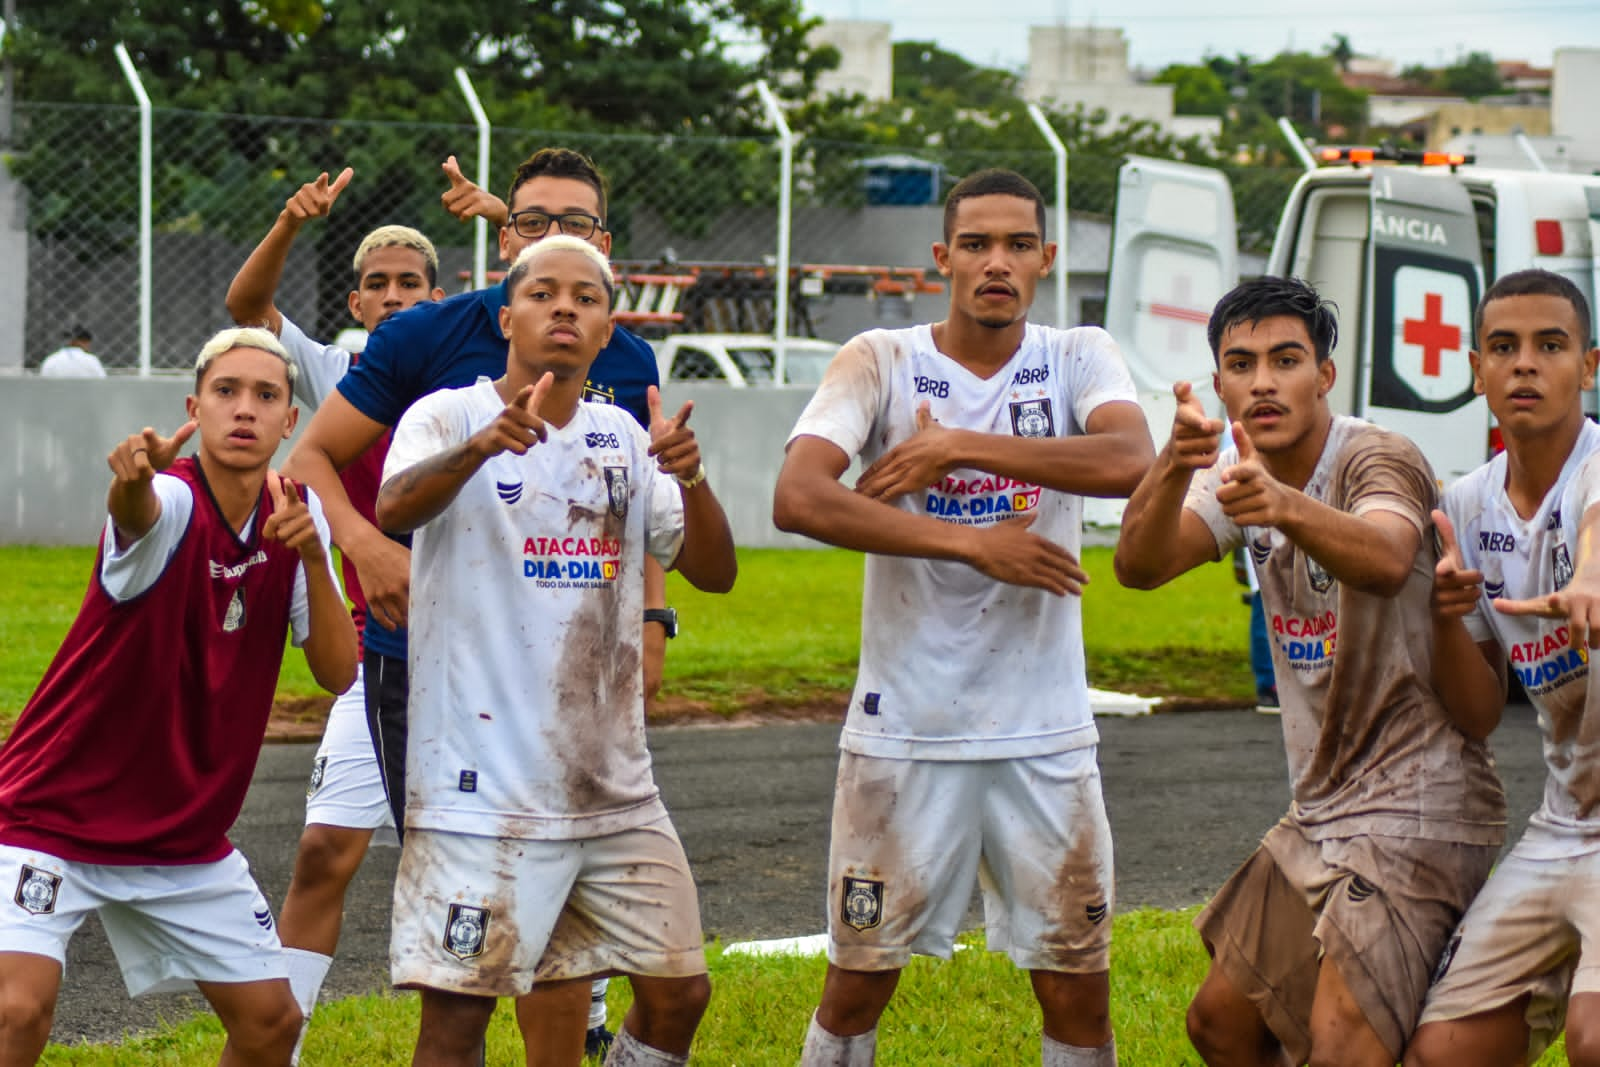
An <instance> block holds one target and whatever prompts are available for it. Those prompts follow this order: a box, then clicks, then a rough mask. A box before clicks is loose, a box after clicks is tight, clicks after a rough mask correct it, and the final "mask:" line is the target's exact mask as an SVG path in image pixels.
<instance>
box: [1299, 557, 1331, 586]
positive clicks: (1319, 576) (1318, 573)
mask: <svg viewBox="0 0 1600 1067" xmlns="http://www.w3.org/2000/svg"><path fill="white" fill-rule="evenodd" d="M1306 581H1307V582H1309V583H1310V584H1311V589H1312V591H1313V592H1317V593H1326V592H1327V591H1328V590H1330V589H1332V588H1333V575H1331V574H1329V573H1328V572H1327V571H1326V570H1324V569H1323V567H1322V564H1320V563H1318V562H1317V561H1316V560H1314V559H1312V558H1311V557H1310V556H1307V557H1306Z"/></svg>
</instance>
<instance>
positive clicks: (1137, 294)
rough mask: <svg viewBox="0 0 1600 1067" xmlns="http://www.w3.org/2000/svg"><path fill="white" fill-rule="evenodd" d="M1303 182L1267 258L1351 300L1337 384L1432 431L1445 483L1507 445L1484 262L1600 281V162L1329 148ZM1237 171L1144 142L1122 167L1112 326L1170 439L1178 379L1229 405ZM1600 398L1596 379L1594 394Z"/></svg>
mask: <svg viewBox="0 0 1600 1067" xmlns="http://www.w3.org/2000/svg"><path fill="white" fill-rule="evenodd" d="M1320 164H1321V165H1318V166H1316V167H1315V169H1311V170H1308V171H1307V173H1305V174H1303V175H1302V176H1301V177H1300V179H1299V180H1298V181H1297V182H1296V183H1295V186H1294V189H1293V190H1292V191H1291V193H1290V194H1289V199H1288V202H1287V204H1286V205H1285V206H1284V209H1283V217H1282V219H1281V221H1280V222H1279V225H1278V231H1277V234H1276V236H1275V238H1274V240H1273V245H1272V251H1271V253H1270V254H1269V256H1268V257H1267V260H1266V264H1265V272H1266V273H1267V274H1271V275H1279V276H1283V275H1292V276H1295V277H1300V278H1304V279H1306V280H1307V281H1309V282H1311V283H1312V284H1313V285H1315V286H1316V287H1317V289H1318V290H1319V291H1320V292H1321V293H1322V294H1323V295H1324V296H1326V297H1327V298H1328V299H1330V300H1332V301H1333V302H1334V303H1335V304H1336V305H1337V306H1338V309H1339V341H1338V345H1337V347H1336V348H1335V349H1334V352H1333V359H1334V361H1335V367H1336V368H1337V370H1338V376H1337V379H1336V382H1335V385H1334V389H1333V392H1332V394H1331V395H1330V398H1329V399H1330V401H1331V403H1332V405H1333V409H1334V410H1335V411H1337V412H1343V413H1348V414H1352V415H1358V416H1360V417H1362V418H1364V419H1368V420H1370V421H1372V422H1375V423H1377V424H1378V425H1380V426H1385V427H1388V428H1390V429H1393V430H1397V431H1399V432H1401V433H1403V434H1405V435H1406V436H1408V437H1410V438H1411V439H1412V440H1414V441H1416V442H1417V444H1418V445H1419V446H1420V447H1421V449H1422V451H1423V453H1424V454H1425V455H1426V456H1427V457H1428V461H1429V462H1430V463H1431V464H1432V465H1433V469H1434V473H1435V474H1436V475H1437V477H1438V478H1439V481H1440V484H1441V485H1449V484H1450V483H1451V482H1453V481H1455V480H1456V479H1457V478H1459V477H1461V476H1462V475H1463V474H1466V473H1467V472H1468V471H1470V470H1472V469H1474V468H1475V467H1477V466H1479V465H1480V464H1482V463H1483V461H1484V460H1485V459H1487V458H1488V457H1489V456H1490V455H1491V454H1492V453H1493V450H1494V447H1495V436H1494V431H1493V428H1492V426H1491V419H1490V416H1489V409H1488V406H1487V404H1486V403H1485V402H1484V400H1483V398H1482V397H1479V396H1475V395H1474V394H1473V391H1472V371H1471V368H1470V366H1469V364H1468V362H1467V352H1468V351H1469V350H1470V349H1471V348H1472V347H1473V337H1472V327H1473V311H1474V309H1475V308H1476V307H1477V304H1478V298H1479V296H1480V295H1481V294H1482V293H1483V291H1484V287H1485V282H1486V279H1493V278H1497V277H1499V276H1500V275H1502V274H1507V273H1510V272H1511V271H1515V270H1522V269H1524V268H1527V267H1542V268H1544V269H1546V270H1551V271H1555V272H1557V273H1560V274H1563V275H1565V276H1566V277H1568V278H1570V279H1571V280H1572V281H1573V282H1574V283H1576V285H1577V286H1578V288H1579V289H1580V290H1582V292H1583V293H1584V294H1585V295H1586V296H1587V297H1588V299H1589V304H1590V307H1591V309H1593V308H1594V306H1595V304H1596V300H1595V297H1596V295H1597V294H1600V176H1595V175H1578V174H1557V173H1548V172H1540V171H1531V170H1528V171H1516V170H1490V169H1479V168H1477V167H1475V166H1473V165H1472V160H1471V157H1470V156H1460V155H1446V154H1443V153H1434V152H1426V153H1424V152H1409V151H1396V150H1393V149H1371V148H1365V149H1363V148H1340V149H1327V150H1324V151H1323V153H1322V154H1321V159H1320ZM1239 259H1240V257H1239V250H1238V248H1237V230H1236V226H1235V221H1234V206H1233V194H1232V190H1231V189H1230V188H1229V186H1228V183H1227V180H1226V178H1225V177H1224V176H1223V174H1222V172H1220V171H1217V170H1214V169H1211V168H1206V167H1197V166H1193V165H1190V164H1183V163H1175V162H1170V161H1166V160H1154V159H1144V158H1133V159H1130V160H1129V161H1128V162H1127V163H1126V164H1125V165H1124V166H1123V168H1122V170H1121V173H1120V175H1119V182H1118V197H1117V214H1116V218H1115V222H1114V225H1113V235H1112V254H1111V269H1110V276H1109V279H1108V282H1107V300H1106V328H1107V329H1108V330H1109V331H1110V332H1111V335H1112V336H1113V337H1115V338H1116V339H1117V340H1118V342H1119V343H1120V344H1121V346H1122V350H1123V353H1124V355H1125V356H1126V357H1127V360H1128V367H1129V370H1130V371H1131V372H1132V374H1133V378H1134V382H1135V384H1136V385H1137V386H1138V389H1139V393H1140V400H1141V402H1142V403H1143V404H1144V408H1145V412H1146V417H1147V418H1149V420H1150V428H1151V432H1152V434H1153V435H1154V437H1155V439H1156V441H1157V443H1158V446H1159V444H1160V443H1161V442H1163V441H1165V439H1166V436H1167V434H1168V432H1169V431H1170V429H1171V425H1172V412H1173V404H1174V402H1173V399H1172V383H1173V382H1174V381H1176V380H1179V379H1187V380H1190V381H1192V382H1194V383H1195V384H1196V386H1197V387H1198V388H1199V389H1200V390H1201V391H1203V394H1204V396H1205V398H1206V402H1207V403H1208V404H1209V405H1211V406H1212V408H1213V410H1215V411H1217V412H1218V413H1219V414H1220V411H1221V407H1220V404H1218V403H1217V401H1216V398H1215V396H1214V394H1213V393H1212V389H1211V375H1212V372H1213V370H1214V369H1215V364H1214V363H1213V361H1212V357H1211V350H1210V347H1209V346H1208V345H1207V343H1206V320H1207V318H1208V316H1209V313H1210V311H1211V308H1212V307H1213V306H1214V305H1215V303H1216V301H1217V299H1218V298H1220V297H1221V296H1222V294H1223V293H1225V292H1226V291H1227V290H1228V289H1230V288H1232V287H1233V285H1234V284H1235V283H1236V282H1237V281H1238V278H1239V273H1240V271H1239ZM1588 406H1589V411H1590V412H1591V415H1592V414H1593V413H1594V411H1595V407H1594V396H1593V395H1592V394H1591V395H1590V397H1589V398H1588Z"/></svg>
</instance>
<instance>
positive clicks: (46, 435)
mask: <svg viewBox="0 0 1600 1067" xmlns="http://www.w3.org/2000/svg"><path fill="white" fill-rule="evenodd" d="M191 384H192V381H191V380H190V379H188V378H187V377H176V376H174V377H160V378H126V377H119V378H107V379H104V380H92V381H89V380H68V379H43V378H38V377H34V376H16V377H0V427H3V429H0V450H3V454H4V455H5V456H6V457H7V458H6V460H5V461H4V463H3V467H0V544H51V545H84V544H92V543H93V542H94V541H95V540H96V538H97V537H98V536H99V533H100V526H101V523H103V522H104V521H105V493H106V486H107V485H108V484H109V483H110V478H111V475H110V472H109V470H108V468H107V467H106V459H105V457H106V453H108V452H109V451H111V448H112V446H113V445H115V444H116V442H118V441H120V440H121V439H122V438H123V437H124V436H126V435H127V434H130V433H137V432H138V431H139V430H141V429H143V428H144V427H146V426H153V427H155V428H156V429H157V430H159V431H161V432H164V433H170V432H171V431H172V430H175V429H176V428H177V427H178V426H180V425H181V424H182V423H183V421H184V409H183V399H184V397H185V396H186V395H187V394H188V392H189V389H190V386H191ZM809 396H810V391H809V390H806V389H798V388H797V389H761V390H734V389H728V388H726V387H723V386H714V385H683V384H674V385H672V386H671V387H670V388H669V389H668V390H667V393H666V396H665V400H666V404H667V406H668V408H669V409H670V410H676V409H677V407H678V406H679V405H681V404H682V403H683V401H685V400H689V399H692V400H694V402H695V411H694V421H693V423H692V425H693V426H694V428H695V431H696V434H697V436H698V438H699V440H700V444H701V449H702V450H703V451H704V453H705V458H706V468H707V470H708V471H709V472H710V477H711V482H712V485H713V487H714V488H715V489H716V491H717V495H718V497H719V498H720V499H721V500H722V505H723V507H724V508H725V509H726V510H727V512H728V518H729V520H730V521H731V522H732V524H733V531H734V537H735V538H736V540H737V541H738V542H739V544H741V545H745V546H750V547H792V546H803V545H808V544H811V542H808V541H806V540H804V539H803V538H798V537H793V536H790V535H787V534H781V533H779V532H778V531H777V530H776V529H774V528H773V526H772V490H773V487H774V486H775V485H776V484H777V476H778V467H779V465H780V464H781V463H782V462H783V445H784V442H785V441H786V440H787V439H788V436H789V431H790V430H791V429H793V427H794V422H795V419H796V418H798V417H799V414H800V409H801V408H802V407H804V406H805V402H806V400H807V398H808V397H809ZM308 417H309V412H302V413H301V418H302V420H305V419H307V418H308ZM287 454H288V446H287V445H286V446H285V447H283V448H281V449H279V451H278V461H279V462H282V460H283V459H284V457H285V456H287Z"/></svg>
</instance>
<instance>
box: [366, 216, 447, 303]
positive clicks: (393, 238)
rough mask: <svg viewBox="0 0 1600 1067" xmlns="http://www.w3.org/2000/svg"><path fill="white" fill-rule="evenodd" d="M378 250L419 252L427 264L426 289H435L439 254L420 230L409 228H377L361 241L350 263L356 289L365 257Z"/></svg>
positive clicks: (437, 279) (437, 280)
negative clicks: (406, 249)
mask: <svg viewBox="0 0 1600 1067" xmlns="http://www.w3.org/2000/svg"><path fill="white" fill-rule="evenodd" d="M380 248H409V249H411V250H412V251H414V252H421V253H422V258H423V260H424V261H426V262H427V264H428V288H429V289H433V288H436V287H437V286H438V284H439V253H438V251H437V250H436V249H435V248H434V247H433V242H432V241H430V240H428V238H427V237H425V236H424V235H423V233H422V231H420V230H414V229H412V228H411V227H410V226H394V225H390V226H379V227H378V228H377V229H376V230H373V231H372V232H371V233H369V234H367V235H366V236H365V237H363V238H362V239H361V244H359V245H358V246H356V255H355V258H354V259H352V260H351V261H350V266H351V268H352V269H354V270H355V272H356V288H357V289H359V288H361V265H362V264H363V263H365V262H366V260H367V257H368V256H369V255H371V254H372V253H373V252H375V251H377V250H378V249H380Z"/></svg>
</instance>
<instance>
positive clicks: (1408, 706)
mask: <svg viewBox="0 0 1600 1067" xmlns="http://www.w3.org/2000/svg"><path fill="white" fill-rule="evenodd" d="M1237 462H1238V451H1237V449H1233V448H1229V449H1228V450H1226V451H1224V452H1223V454H1222V455H1221V457H1220V458H1219V459H1218V461H1217V463H1216V464H1215V465H1213V466H1212V467H1211V468H1209V469H1207V470H1204V471H1201V472H1200V473H1199V474H1198V475H1196V477H1195V479H1194V481H1193V483H1192V484H1191V485H1190V488H1189V495H1188V497H1187V499H1185V501H1184V507H1185V508H1187V509H1189V510H1190V511H1193V512H1194V513H1195V514H1196V515H1198V516H1199V517H1200V518H1201V519H1202V520H1203V521H1204V522H1205V524H1206V526H1207V527H1208V528H1209V529H1210V531H1211V533H1212V536H1213V537H1215V538H1216V542H1217V547H1218V549H1219V558H1220V555H1221V554H1225V553H1226V552H1228V551H1229V550H1230V549H1232V548H1233V547H1234V546H1236V545H1238V544H1240V543H1246V544H1248V545H1249V549H1250V555H1251V559H1252V561H1253V562H1254V563H1255V566H1256V574H1257V576H1258V577H1259V578H1260V580H1261V600H1262V607H1263V609H1264V611H1265V614H1266V623H1267V633H1268V637H1269V639H1270V641H1271V644H1272V664H1273V669H1274V673H1275V674H1276V675H1277V679H1278V696H1279V699H1280V701H1281V702H1282V705H1283V739H1284V748H1285V751H1286V754H1287V756H1288V761H1289V777H1290V782H1291V786H1292V791H1293V796H1294V804H1293V807H1292V808H1291V810H1290V817H1291V818H1292V819H1293V820H1294V821H1295V822H1296V823H1297V824H1298V825H1299V826H1300V828H1301V829H1302V830H1303V832H1304V833H1305V834H1306V835H1307V836H1308V837H1309V838H1311V839H1312V840H1325V839H1328V838H1335V837H1350V836H1353V835H1362V834H1385V835H1390V836H1395V837H1422V838H1428V839H1432V840H1439V841H1457V842H1461V843H1465V844H1493V845H1498V844H1499V843H1500V842H1501V840H1502V839H1503V838H1504V836H1505V794H1504V793H1503V792H1502V790H1501V788H1500V779H1499V778H1498V776H1496V774H1495V771H1494V761H1493V759H1492V758H1491V757H1490V755H1489V750H1488V748H1487V747H1486V746H1485V745H1484V744H1483V743H1482V742H1479V741H1473V740H1471V739H1469V738H1468V737H1467V736H1466V735H1465V734H1463V733H1462V732H1461V731H1460V730H1458V729H1457V728H1456V726H1455V724H1454V723H1453V722H1451V721H1450V718H1449V716H1448V715H1447V713H1446V712H1445V709H1444V705H1443V704H1442V703H1441V702H1440V700H1439V696H1438V694H1437V693H1436V692H1435V691H1434V689H1433V683H1432V678H1433V616H1432V614H1431V608H1430V597H1431V594H1432V590H1433V573H1434V566H1435V564H1436V563H1437V562H1438V558H1439V554H1438V550H1437V548H1436V547H1435V545H1434V535H1433V524H1432V520H1431V518H1430V513H1431V512H1432V510H1433V508H1434V507H1435V501H1436V500H1437V499H1438V489H1437V486H1436V484H1435V482H1434V478H1433V471H1432V470H1431V469H1429V467H1428V462H1427V460H1425V459H1423V458H1422V453H1421V452H1420V451H1419V450H1418V449H1417V446H1416V445H1415V444H1413V443H1412V442H1411V441H1410V440H1408V439H1406V438H1405V437H1402V436H1401V435H1400V434H1397V433H1392V432H1390V431H1388V430H1383V429H1379V428H1378V427H1376V426H1374V425H1372V424H1371V423H1368V422H1363V421H1362V420H1360V419H1354V418H1350V417H1348V416H1344V415H1336V416H1334V418H1333V423H1332V425H1331V426H1330V428H1329V430H1328V438H1327V441H1326V443H1325V444H1324V445H1323V449H1322V455H1321V456H1319V457H1318V459H1317V465H1316V468H1315V469H1314V470H1313V471H1312V473H1311V477H1310V478H1309V479H1308V480H1307V482H1306V484H1305V487H1304V489H1303V490H1302V492H1303V493H1304V494H1305V495H1306V496H1307V497H1309V498H1311V499H1312V500H1316V501H1319V502H1321V503H1323V504H1325V505H1327V506H1328V507H1330V508H1333V509H1335V510H1336V511H1341V512H1344V513H1346V514H1349V515H1355V516H1373V515H1376V514H1378V513H1386V514H1388V515H1393V516H1395V517H1397V518H1400V519H1403V520H1404V521H1405V522H1407V523H1409V524H1410V525H1411V527H1412V528H1413V529H1415V530H1416V532H1417V534H1418V535H1419V539H1418V544H1417V549H1416V551H1415V553H1414V555H1413V557H1412V560H1411V566H1410V569H1409V573H1408V575H1407V577H1406V581H1405V584H1404V585H1403V586H1402V587H1401V589H1400V591H1399V592H1398V593H1396V594H1395V595H1394V596H1382V595H1379V594H1377V593H1369V592H1364V591H1362V590H1360V589H1357V588H1355V587H1353V586H1351V585H1349V584H1347V583H1345V582H1342V581H1340V580H1339V579H1338V578H1336V577H1335V576H1334V575H1333V574H1331V573H1329V572H1328V570H1327V569H1326V568H1325V567H1324V566H1323V565H1322V564H1321V563H1320V562H1318V560H1317V559H1315V558H1314V557H1312V556H1311V555H1310V554H1309V553H1307V552H1305V551H1304V550H1303V549H1301V548H1300V547H1299V546H1298V545H1297V544H1295V543H1294V542H1293V541H1291V540H1289V538H1288V537H1287V536H1285V535H1284V534H1283V532H1282V531H1280V530H1277V529H1274V528H1271V527H1256V526H1251V527H1246V528H1244V529H1241V528H1240V527H1238V526H1236V525H1235V524H1234V523H1233V520H1231V519H1230V518H1228V516H1227V515H1226V514H1225V513H1224V512H1223V509H1222V505H1221V503H1220V502H1219V501H1218V500H1217V490H1218V489H1219V488H1220V486H1221V484H1222V472H1223V471H1225V470H1227V469H1228V468H1229V467H1230V466H1232V465H1234V464H1235V463H1237Z"/></svg>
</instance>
